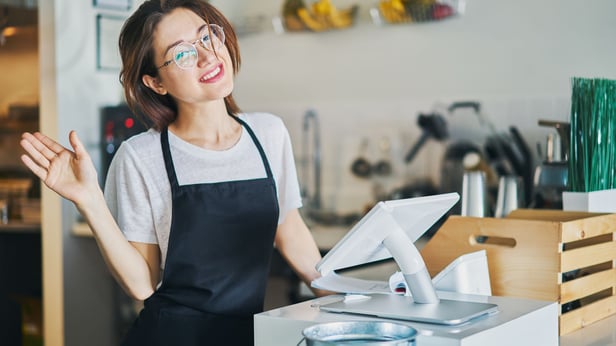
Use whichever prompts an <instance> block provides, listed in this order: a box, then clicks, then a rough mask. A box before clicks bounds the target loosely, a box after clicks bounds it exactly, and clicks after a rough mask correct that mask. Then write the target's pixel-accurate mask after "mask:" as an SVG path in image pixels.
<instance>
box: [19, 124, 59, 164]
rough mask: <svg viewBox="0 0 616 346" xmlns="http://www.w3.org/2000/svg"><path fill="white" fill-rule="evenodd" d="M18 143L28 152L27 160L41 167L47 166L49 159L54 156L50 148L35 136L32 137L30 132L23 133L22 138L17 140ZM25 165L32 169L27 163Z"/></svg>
mask: <svg viewBox="0 0 616 346" xmlns="http://www.w3.org/2000/svg"><path fill="white" fill-rule="evenodd" d="M19 144H20V145H21V147H22V148H23V149H24V150H25V151H26V152H27V153H28V155H29V162H31V163H33V164H37V165H39V166H41V167H44V168H48V167H49V164H50V161H51V159H52V158H53V157H54V156H55V154H54V153H53V152H52V151H51V150H49V149H48V148H47V147H45V146H44V145H43V144H42V143H41V142H40V141H39V140H38V139H37V138H36V137H34V136H33V135H32V134H30V133H24V134H23V136H22V140H21V141H19ZM30 158H31V159H30ZM22 161H23V159H22ZM24 163H26V162H24ZM26 165H27V166H28V168H30V169H32V167H30V166H29V165H28V164H27V163H26ZM33 171H34V170H33Z"/></svg>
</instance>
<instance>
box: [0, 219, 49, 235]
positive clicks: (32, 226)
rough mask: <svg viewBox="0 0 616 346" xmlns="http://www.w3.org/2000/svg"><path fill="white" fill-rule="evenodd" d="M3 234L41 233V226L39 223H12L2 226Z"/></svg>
mask: <svg viewBox="0 0 616 346" xmlns="http://www.w3.org/2000/svg"><path fill="white" fill-rule="evenodd" d="M0 232H1V233H40V232H41V225H40V224H38V223H25V222H18V221H10V222H9V223H6V224H0Z"/></svg>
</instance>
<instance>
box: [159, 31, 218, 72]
mask: <svg viewBox="0 0 616 346" xmlns="http://www.w3.org/2000/svg"><path fill="white" fill-rule="evenodd" d="M212 27H214V28H215V30H217V31H216V32H220V33H221V34H222V38H219V41H220V46H219V47H218V48H220V47H223V46H224V45H225V31H224V29H223V27H222V26H220V25H218V24H207V25H205V26H204V27H203V29H201V31H199V38H198V39H196V40H194V41H193V42H187V41H182V42H179V43H178V44H176V45H175V46H173V47H172V48H173V50H174V54H173V55H174V57H173V58H171V59H169V60H167V61H165V62H164V63H163V64H162V65H160V66H158V67H156V70H160V69H161V68H163V67H167V66H169V65H171V63H172V62H175V65H176V66H177V67H179V68H181V69H182V70H188V69H191V68H194V67H195V65H192V66H191V67H182V66H180V65H179V64H178V63H177V61H176V60H175V50H176V49H177V47H179V46H180V45H183V44H188V45H191V46H192V49H194V51H195V52H196V53H197V54H196V56H197V59H199V51H198V50H197V44H199V43H200V44H201V47H203V49H205V50H208V51H210V52H213V53H216V48H214V46H213V45H212V49H209V48H207V47H206V46H205V43H204V42H203V37H204V36H205V35H203V34H202V33H203V32H204V31H207V32H208V33H209V34H210V35H211V34H212V33H213V32H214V30H212ZM213 35H214V36H216V37H217V38H218V35H216V34H213ZM195 64H196V62H195Z"/></svg>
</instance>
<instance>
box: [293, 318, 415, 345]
mask: <svg viewBox="0 0 616 346" xmlns="http://www.w3.org/2000/svg"><path fill="white" fill-rule="evenodd" d="M302 334H303V336H304V340H305V341H306V345H307V346H331V345H363V346H385V345H387V346H391V345H399V346H414V345H415V338H416V336H417V331H416V330H415V329H414V328H412V327H409V326H406V325H404V324H399V323H391V322H381V321H353V322H331V323H322V324H317V325H314V326H310V327H308V328H306V329H304V330H303V332H302ZM304 340H302V341H304ZM301 343H302V342H301V341H300V344H301Z"/></svg>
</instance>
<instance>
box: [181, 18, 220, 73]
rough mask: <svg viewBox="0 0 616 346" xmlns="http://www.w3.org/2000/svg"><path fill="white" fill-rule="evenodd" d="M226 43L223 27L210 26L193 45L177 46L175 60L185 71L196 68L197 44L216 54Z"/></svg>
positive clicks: (183, 44) (204, 29)
mask: <svg viewBox="0 0 616 346" xmlns="http://www.w3.org/2000/svg"><path fill="white" fill-rule="evenodd" d="M224 43H225V33H224V32H223V30H222V27H220V26H218V25H216V24H210V25H209V28H208V27H207V26H206V27H205V28H203V30H201V33H200V34H199V39H198V40H196V41H195V42H193V43H188V42H184V43H180V44H179V45H177V46H176V47H175V49H174V52H173V60H174V61H175V63H176V64H177V65H178V67H180V68H183V69H188V68H192V67H194V66H195V63H196V62H197V58H198V56H199V55H198V53H197V47H195V45H196V44H201V46H202V47H203V48H205V49H207V50H209V51H211V52H215V51H217V50H218V49H220V48H221V47H222V46H223V44H224Z"/></svg>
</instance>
